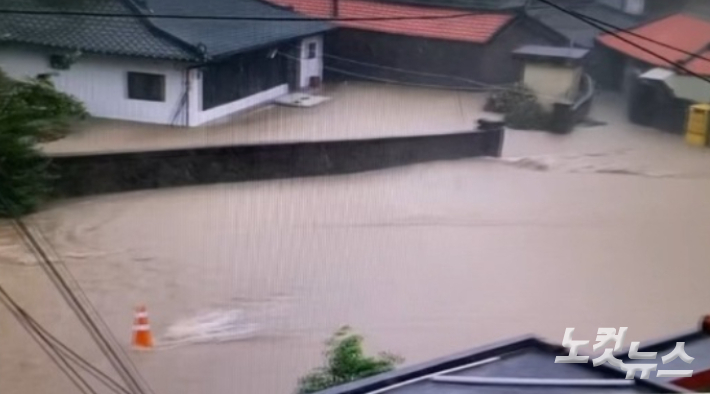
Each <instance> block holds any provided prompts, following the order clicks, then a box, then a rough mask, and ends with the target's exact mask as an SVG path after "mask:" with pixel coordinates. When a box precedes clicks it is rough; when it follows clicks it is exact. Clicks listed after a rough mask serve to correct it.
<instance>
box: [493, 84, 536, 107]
mask: <svg viewBox="0 0 710 394" xmlns="http://www.w3.org/2000/svg"><path fill="white" fill-rule="evenodd" d="M525 101H537V98H536V97H535V94H534V93H533V92H532V91H531V90H530V89H528V88H527V87H525V86H524V85H520V84H516V85H514V86H511V87H510V88H506V89H501V90H496V91H494V92H493V93H491V95H490V96H489V97H488V100H487V101H486V105H485V107H484V110H485V111H488V112H495V113H499V114H507V113H508V112H510V111H512V110H513V109H514V108H515V106H516V105H518V104H519V103H521V102H525Z"/></svg>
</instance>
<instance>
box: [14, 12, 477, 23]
mask: <svg viewBox="0 0 710 394" xmlns="http://www.w3.org/2000/svg"><path fill="white" fill-rule="evenodd" d="M0 14H10V15H45V16H87V17H100V18H148V19H188V20H211V21H215V20H217V21H219V20H226V21H255V22H259V21H261V22H377V21H409V20H440V19H455V18H462V17H466V16H473V15H481V12H460V13H455V14H446V15H406V16H405V15H401V16H380V17H361V18H359V17H349V18H340V17H330V18H328V17H323V18H316V17H307V16H302V17H300V16H299V17H283V18H274V17H268V16H263V17H262V16H226V15H184V14H149V13H146V14H118V13H111V12H80V11H32V10H12V9H9V10H8V9H5V10H0Z"/></svg>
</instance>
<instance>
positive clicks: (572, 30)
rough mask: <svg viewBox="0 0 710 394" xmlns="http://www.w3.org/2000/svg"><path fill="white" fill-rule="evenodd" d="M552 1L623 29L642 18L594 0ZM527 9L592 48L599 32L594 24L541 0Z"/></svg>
mask: <svg viewBox="0 0 710 394" xmlns="http://www.w3.org/2000/svg"><path fill="white" fill-rule="evenodd" d="M555 3H556V4H558V5H560V6H562V7H564V8H567V9H570V10H573V11H575V12H579V13H581V14H584V15H587V16H590V17H592V18H596V19H600V20H603V21H604V22H606V23H610V24H612V25H614V26H617V27H620V28H624V29H628V28H630V27H634V26H636V25H638V24H639V23H641V22H642V18H641V17H638V16H634V15H629V14H626V13H624V12H622V11H620V10H617V9H614V8H611V7H608V6H606V5H604V4H600V3H598V2H596V1H590V0H556V1H555ZM527 13H528V15H529V16H531V17H532V18H535V19H537V20H538V21H539V22H540V23H542V24H543V25H545V26H547V27H548V28H550V29H552V30H554V31H556V32H557V33H559V34H561V35H562V36H564V37H565V38H567V39H568V40H569V41H570V42H571V43H573V44H574V45H575V46H580V47H583V48H592V47H593V46H594V40H595V39H596V37H597V36H598V35H599V34H600V31H599V30H598V29H597V28H595V27H593V26H591V25H589V24H588V23H586V22H584V21H581V20H579V19H578V18H575V17H574V16H571V15H568V14H566V13H564V12H562V11H560V10H558V9H555V8H552V7H550V6H548V5H546V4H544V3H540V2H533V5H532V6H530V7H529V8H528V9H527Z"/></svg>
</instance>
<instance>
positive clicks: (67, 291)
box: [0, 194, 145, 394]
mask: <svg viewBox="0 0 710 394" xmlns="http://www.w3.org/2000/svg"><path fill="white" fill-rule="evenodd" d="M0 204H2V205H3V206H4V207H5V209H6V210H7V212H9V213H11V216H12V220H13V222H14V223H15V225H16V229H17V230H18V231H19V234H20V236H22V239H23V242H25V243H26V244H27V245H28V246H29V247H30V250H31V251H32V253H33V254H34V255H35V257H36V258H37V259H38V261H39V262H40V267H42V269H43V270H44V271H45V273H46V274H47V276H48V277H49V279H50V280H51V282H52V283H53V284H54V285H55V287H56V288H57V290H59V293H60V295H61V296H62V297H63V298H64V300H65V301H66V302H67V304H68V305H69V307H70V308H71V309H72V310H73V311H74V313H75V314H76V315H77V317H78V318H79V321H80V322H81V324H82V325H84V327H85V328H86V329H87V331H88V332H89V334H90V335H91V337H92V338H93V339H94V341H95V342H96V343H97V345H98V347H99V349H100V350H101V352H102V353H103V354H104V355H105V356H106V358H107V359H108V360H109V362H110V363H111V365H112V366H113V367H114V368H115V369H116V372H118V374H119V375H120V376H121V378H122V379H123V380H124V382H125V383H126V385H127V386H128V387H129V388H130V390H131V392H132V393H139V394H143V393H144V390H143V387H142V386H141V384H140V383H138V381H137V379H136V377H135V376H133V374H134V373H136V374H137V370H136V369H135V366H134V365H133V368H134V370H133V371H130V370H129V369H128V367H127V366H126V363H125V360H124V359H121V357H119V356H118V354H117V353H116V351H115V350H114V348H113V346H112V344H110V343H109V342H108V340H107V339H106V337H105V336H104V334H103V332H102V331H101V329H99V327H97V325H96V323H95V322H94V321H93V320H92V318H91V316H89V314H88V312H87V310H86V308H85V307H84V306H83V304H82V303H81V302H80V301H79V300H78V299H77V297H76V294H75V293H74V292H73V291H72V289H71V287H70V286H69V285H68V284H67V282H66V280H65V279H64V277H63V276H62V275H61V274H60V273H59V272H58V271H57V268H56V267H55V265H54V264H53V262H52V260H51V259H50V258H49V256H48V255H47V254H46V252H45V251H44V249H43V248H42V246H41V245H40V244H39V242H38V241H37V239H36V238H35V237H34V236H33V234H32V233H31V232H30V231H29V229H28V227H27V226H26V225H25V223H24V222H23V221H22V219H20V218H19V216H18V215H17V211H16V210H15V209H14V205H13V204H12V203H11V202H9V201H8V200H7V199H6V198H5V197H4V196H3V195H1V194H0ZM76 287H78V288H79V289H80V287H79V286H78V284H77V286H76ZM87 301H88V299H87ZM88 304H89V305H90V302H89V303H88ZM109 332H110V330H109ZM128 361H129V362H130V360H128ZM131 365H132V364H131ZM143 382H145V381H144V380H143ZM144 384H145V383H144Z"/></svg>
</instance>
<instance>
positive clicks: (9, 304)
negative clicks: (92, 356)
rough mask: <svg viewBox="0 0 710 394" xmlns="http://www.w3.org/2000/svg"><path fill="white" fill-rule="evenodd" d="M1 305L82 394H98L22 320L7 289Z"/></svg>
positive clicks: (1, 292) (0, 296)
mask: <svg viewBox="0 0 710 394" xmlns="http://www.w3.org/2000/svg"><path fill="white" fill-rule="evenodd" d="M0 303H2V304H3V305H4V306H5V307H6V308H7V310H8V311H9V312H10V314H12V315H13V316H14V317H15V319H17V321H18V323H20V325H21V326H22V328H24V329H25V330H26V331H27V333H28V334H29V335H30V337H32V339H33V340H34V341H35V342H36V343H37V345H39V347H40V348H41V349H42V350H43V351H44V352H45V353H46V354H47V356H48V357H49V358H50V359H51V360H52V362H53V363H54V364H55V365H56V366H57V367H58V368H59V370H61V371H62V373H64V375H65V376H66V377H67V378H68V379H69V380H70V381H71V382H72V383H73V384H74V385H75V386H76V388H77V389H79V391H81V392H82V394H96V391H94V390H93V389H92V388H91V386H90V385H89V384H88V383H87V382H86V380H84V379H83V378H82V377H81V375H79V373H78V372H76V370H75V369H73V368H72V367H71V365H69V363H68V362H67V360H66V359H64V358H62V357H61V356H60V355H58V354H57V349H56V348H55V347H53V346H52V344H49V343H46V342H44V341H43V340H42V338H41V336H40V335H39V334H38V333H37V332H35V331H33V330H32V328H31V326H30V324H29V323H28V322H27V321H25V320H24V319H23V318H22V315H21V314H20V312H19V311H18V308H19V307H18V306H17V304H16V303H15V302H14V300H13V299H12V297H10V295H9V294H8V293H7V292H6V291H5V289H3V288H2V286H0Z"/></svg>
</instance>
